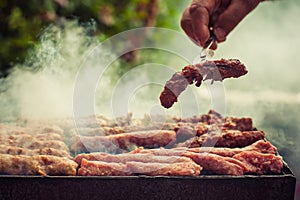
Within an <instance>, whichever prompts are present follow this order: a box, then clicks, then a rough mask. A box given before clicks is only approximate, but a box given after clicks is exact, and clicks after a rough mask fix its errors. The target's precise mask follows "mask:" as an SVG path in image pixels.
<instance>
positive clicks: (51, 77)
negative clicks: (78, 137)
mask: <svg viewBox="0 0 300 200" xmlns="http://www.w3.org/2000/svg"><path fill="white" fill-rule="evenodd" d="M189 3H190V2H189V1H182V0H163V1H162V0H131V1H119V0H118V1H117V0H109V1H108V0H87V1H79V0H73V1H70V0H43V1H36V0H28V1H17V0H10V1H8V0H0V30H1V35H0V44H1V48H0V77H1V79H0V81H1V82H0V84H1V85H0V105H1V107H2V111H1V114H0V117H2V118H3V117H5V118H7V117H16V116H17V117H20V116H21V117H22V116H31V115H33V116H37V117H39V116H41V115H43V116H47V115H50V116H54V117H57V116H60V115H56V114H57V113H54V110H59V112H58V113H59V114H64V113H69V112H70V110H71V109H72V108H71V107H70V106H69V107H70V108H69V107H68V106H66V102H67V104H71V103H70V97H71V96H72V86H73V83H74V79H75V75H76V72H77V70H78V68H79V67H78V66H79V65H80V63H81V62H82V58H83V54H84V52H85V51H87V50H88V49H91V48H93V47H95V46H96V45H97V44H99V42H101V41H104V40H105V39H107V38H109V37H111V36H113V35H115V34H117V33H119V32H122V31H125V30H128V29H132V28H138V27H145V26H157V27H164V28H169V29H173V30H177V31H180V32H182V30H181V29H180V26H179V24H180V23H179V22H180V18H181V14H182V12H183V10H184V8H185V7H186V6H187V5H188V4H189ZM299 19H300V1H299V0H281V1H267V2H263V3H261V4H260V5H259V6H258V7H257V8H256V9H255V10H254V11H253V12H251V13H250V14H249V15H248V16H247V17H246V18H245V19H244V20H243V21H242V22H241V23H240V24H239V26H238V27H237V28H236V29H235V30H234V31H233V32H232V33H231V34H230V36H229V37H228V39H227V41H226V42H225V43H222V44H220V45H219V47H218V49H217V50H216V51H215V56H214V58H216V59H218V58H238V59H240V60H241V61H242V62H243V63H245V65H246V66H247V68H248V71H249V73H248V74H247V75H246V76H244V77H242V78H240V79H238V80H226V81H224V87H225V94H226V114H227V115H230V116H249V117H252V118H253V120H254V123H255V125H256V126H257V128H258V129H262V130H265V132H266V134H267V138H268V139H269V140H271V141H272V142H273V143H274V144H275V145H276V146H277V147H278V148H279V152H280V153H281V155H282V156H283V157H284V159H285V160H286V161H287V163H288V164H289V166H290V167H291V168H292V169H293V170H294V172H295V174H296V175H297V176H300V145H299V143H300V123H299V119H300V87H299V86H300V78H299V75H300V67H299V63H300V56H299V55H298V54H299V49H298V48H299V47H300V37H299V36H298V35H299V31H300V26H299ZM154 42H155V41H154ZM174 42H176V41H174ZM199 52H200V50H199ZM151 62H153V63H160V64H164V65H168V66H172V67H173V68H174V69H177V70H179V69H181V67H182V66H184V65H186V64H188V63H187V61H185V60H183V59H182V58H179V57H178V56H176V55H172V54H170V53H168V52H163V51H159V50H151V49H149V50H140V51H134V52H130V53H127V54H125V55H124V56H122V58H120V59H119V60H118V61H117V62H115V63H114V64H113V65H112V67H111V69H110V70H108V71H107V72H106V77H107V78H106V79H104V82H105V84H108V85H109V86H113V85H114V84H115V83H116V81H117V80H118V79H119V78H120V77H121V76H122V75H123V74H125V73H126V72H128V71H130V70H131V69H133V68H135V67H136V66H139V65H142V64H144V63H151ZM146 75H147V76H149V77H151V76H153V73H152V72H149V74H146ZM168 78H169V76H166V78H165V79H166V80H167V79H168ZM100 85H101V82H100ZM100 88H101V87H100ZM148 89H149V88H148ZM150 89H151V92H152V93H151V94H153V95H151V96H150V97H149V91H148V90H147V91H146V92H145V94H147V96H148V100H149V101H151V100H152V101H157V99H158V95H159V92H160V90H161V87H158V88H150ZM191 90H194V91H195V92H196V93H197V94H198V95H199V99H200V101H201V103H200V105H199V107H200V111H201V113H199V114H203V113H206V112H207V111H208V110H209V109H210V103H211V102H210V96H209V94H207V90H206V89H205V87H203V88H200V89H198V88H192V89H191ZM98 92H99V93H100V95H99V98H98V99H97V102H96V103H97V105H98V106H99V109H98V111H99V112H100V113H105V107H107V106H103V104H104V102H106V100H108V99H109V95H107V91H98ZM145 94H144V95H143V94H139V95H140V96H145ZM45 105H47V106H45ZM101 105H102V107H101ZM54 108H55V109H54ZM174 109H176V106H175V108H174ZM133 111H134V108H133ZM175 113H176V112H175ZM193 114H194V113H193ZM297 192H298V193H300V188H299V189H297ZM297 198H299V199H300V197H299V195H298V197H297Z"/></svg>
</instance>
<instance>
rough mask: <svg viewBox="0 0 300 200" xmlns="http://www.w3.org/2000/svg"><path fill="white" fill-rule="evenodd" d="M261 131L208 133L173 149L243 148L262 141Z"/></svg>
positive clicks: (263, 134) (262, 134) (263, 135)
mask: <svg viewBox="0 0 300 200" xmlns="http://www.w3.org/2000/svg"><path fill="white" fill-rule="evenodd" d="M264 137H265V133H264V132H263V131H238V130H223V131H221V132H220V133H209V134H204V135H201V136H197V137H193V138H191V139H189V140H187V141H185V142H182V143H179V144H176V145H175V147H189V148H195V147H201V146H202V145H205V146H215V147H230V148H235V147H245V146H248V145H250V144H252V143H254V142H256V141H258V140H261V139H264Z"/></svg>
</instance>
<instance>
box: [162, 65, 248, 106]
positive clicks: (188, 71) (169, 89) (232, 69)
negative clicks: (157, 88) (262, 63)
mask: <svg viewBox="0 0 300 200" xmlns="http://www.w3.org/2000/svg"><path fill="white" fill-rule="evenodd" d="M245 74H247V70H246V67H245V65H244V64H242V63H241V62H240V61H239V60H237V59H230V60H225V59H221V60H216V61H207V62H205V63H203V64H196V65H188V66H186V67H184V68H183V69H182V71H181V72H177V73H175V74H174V75H173V76H172V78H171V79H170V80H168V81H167V83H166V85H165V87H164V90H163V91H162V93H161V95H160V102H161V105H162V106H164V107H165V108H170V107H172V105H173V104H174V103H175V102H177V98H178V96H179V95H180V94H181V93H182V92H183V91H184V90H185V89H186V87H187V86H188V85H189V84H193V83H196V84H195V85H196V86H197V87H199V86H200V85H201V83H202V81H203V80H204V81H205V80H212V81H222V80H224V79H225V78H238V77H240V76H243V75H245Z"/></svg>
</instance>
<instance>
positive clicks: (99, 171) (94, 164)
mask: <svg viewBox="0 0 300 200" xmlns="http://www.w3.org/2000/svg"><path fill="white" fill-rule="evenodd" d="M78 175H79V176H129V175H132V173H131V172H130V170H129V168H128V167H127V166H126V164H123V163H107V162H102V161H88V160H86V159H82V162H81V167H80V168H79V169H78Z"/></svg>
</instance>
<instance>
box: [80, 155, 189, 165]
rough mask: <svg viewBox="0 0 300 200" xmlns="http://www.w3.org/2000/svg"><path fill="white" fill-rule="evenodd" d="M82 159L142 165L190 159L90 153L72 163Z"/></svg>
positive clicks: (187, 160)
mask: <svg viewBox="0 0 300 200" xmlns="http://www.w3.org/2000/svg"><path fill="white" fill-rule="evenodd" d="M82 159H86V160H95V161H103V162H116V163H126V162H143V163H153V162H155V163H174V162H189V161H190V159H189V158H186V157H182V156H157V155H153V154H144V153H143V154H139V153H136V154H131V153H122V154H115V155H114V154H107V153H100V152H97V153H90V154H78V155H77V156H76V157H75V158H74V161H75V162H76V163H78V165H80V164H81V161H82Z"/></svg>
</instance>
